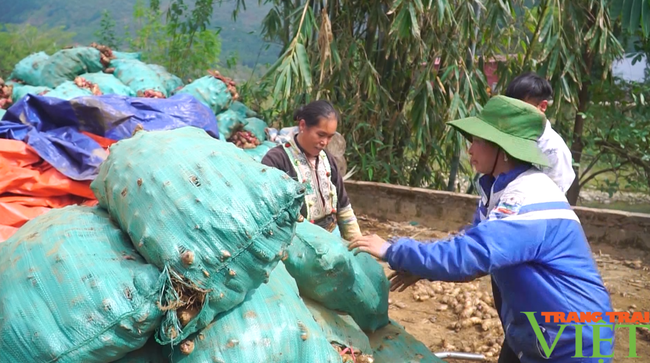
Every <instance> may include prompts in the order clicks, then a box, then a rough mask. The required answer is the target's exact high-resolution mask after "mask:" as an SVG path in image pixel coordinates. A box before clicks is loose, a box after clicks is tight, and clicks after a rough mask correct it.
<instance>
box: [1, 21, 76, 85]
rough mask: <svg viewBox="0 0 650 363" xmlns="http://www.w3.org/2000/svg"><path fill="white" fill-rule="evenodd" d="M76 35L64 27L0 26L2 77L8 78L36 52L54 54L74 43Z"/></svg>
mask: <svg viewBox="0 0 650 363" xmlns="http://www.w3.org/2000/svg"><path fill="white" fill-rule="evenodd" d="M74 36H75V34H74V33H70V32H67V31H65V30H64V29H63V27H58V28H47V27H41V28H37V27H35V26H32V25H29V24H21V25H16V24H4V25H1V24H0V55H1V56H0V77H2V78H6V77H8V76H9V74H10V73H11V72H12V71H13V69H14V66H15V65H16V63H18V62H19V61H20V60H21V59H23V58H25V57H26V56H28V55H30V54H32V53H36V52H41V51H43V52H46V53H48V54H52V53H54V52H55V51H57V50H59V49H61V48H62V47H64V46H67V45H70V44H71V43H72V38H73V37H74Z"/></svg>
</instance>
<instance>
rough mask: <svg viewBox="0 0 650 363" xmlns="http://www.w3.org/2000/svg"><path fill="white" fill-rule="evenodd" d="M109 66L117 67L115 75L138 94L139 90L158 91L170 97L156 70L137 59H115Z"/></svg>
mask: <svg viewBox="0 0 650 363" xmlns="http://www.w3.org/2000/svg"><path fill="white" fill-rule="evenodd" d="M109 67H113V68H115V70H114V71H113V75H114V76H115V77H116V78H117V79H119V80H120V82H122V83H124V84H125V85H126V86H128V87H129V88H131V90H132V91H133V92H134V93H135V94H136V95H137V94H138V92H144V91H148V90H150V91H156V92H161V93H162V94H163V95H164V96H165V97H168V96H169V94H168V93H167V89H166V88H165V84H164V82H163V80H162V79H160V77H159V76H158V74H157V73H156V71H154V70H153V69H151V68H150V67H149V66H148V65H147V64H146V63H143V62H141V61H139V60H137V59H113V60H111V63H110V64H109Z"/></svg>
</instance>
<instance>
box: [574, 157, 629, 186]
mask: <svg viewBox="0 0 650 363" xmlns="http://www.w3.org/2000/svg"><path fill="white" fill-rule="evenodd" d="M629 163H630V161H629V160H626V161H624V162H622V163H621V164H619V165H617V166H615V167H612V168H609V169H603V170H598V171H597V172H595V173H593V174H591V175H589V176H588V177H587V178H586V179H584V180H583V181H581V182H580V184H579V185H580V188H582V187H584V186H585V184H587V183H588V182H589V181H590V180H592V179H593V178H595V177H597V176H598V175H600V174H605V173H609V172H610V171H616V170H618V169H620V168H621V167H623V165H625V164H629ZM583 175H584V174H583Z"/></svg>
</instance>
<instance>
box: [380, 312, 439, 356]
mask: <svg viewBox="0 0 650 363" xmlns="http://www.w3.org/2000/svg"><path fill="white" fill-rule="evenodd" d="M368 339H369V340H370V345H371V346H372V349H373V358H374V363H395V362H400V363H445V361H443V360H442V359H440V358H438V357H436V356H435V354H433V353H432V352H431V351H430V350H429V348H427V346H426V345H424V343H422V342H421V341H419V340H417V339H415V337H414V336H412V335H411V334H409V333H407V332H406V330H404V327H402V326H401V325H399V324H398V323H397V322H395V321H393V320H392V319H391V320H390V322H389V324H388V325H386V326H384V327H383V328H381V329H379V330H377V331H376V332H374V333H372V334H369V335H368Z"/></svg>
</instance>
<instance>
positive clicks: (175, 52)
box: [97, 0, 221, 78]
mask: <svg viewBox="0 0 650 363" xmlns="http://www.w3.org/2000/svg"><path fill="white" fill-rule="evenodd" d="M213 7H214V0H195V1H194V2H193V4H192V6H190V5H188V4H187V2H186V1H184V0H174V1H172V2H171V3H170V4H169V7H168V8H167V10H165V11H163V10H162V9H161V7H160V2H159V1H158V0H150V2H149V5H146V4H145V3H144V2H143V1H142V0H138V1H137V2H136V4H135V5H134V9H133V22H132V26H127V28H126V30H125V33H126V34H127V35H126V36H125V37H124V38H123V39H117V37H116V36H115V31H114V29H113V28H114V24H115V22H114V21H113V20H112V18H111V17H110V14H108V13H105V14H104V15H103V16H102V21H101V29H100V31H99V32H98V33H97V37H98V39H99V41H100V42H102V43H103V44H113V47H114V48H117V49H124V50H127V51H135V52H140V53H141V54H142V57H143V60H144V61H146V62H148V63H155V64H160V65H162V66H164V67H165V68H167V70H169V71H170V72H172V73H173V74H176V75H179V76H181V77H183V78H197V77H201V76H204V75H205V74H206V71H207V70H208V69H211V68H215V67H216V66H217V64H218V63H219V55H220V54H221V42H220V39H219V30H212V29H209V28H208V25H209V24H210V19H211V17H212V12H213Z"/></svg>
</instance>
